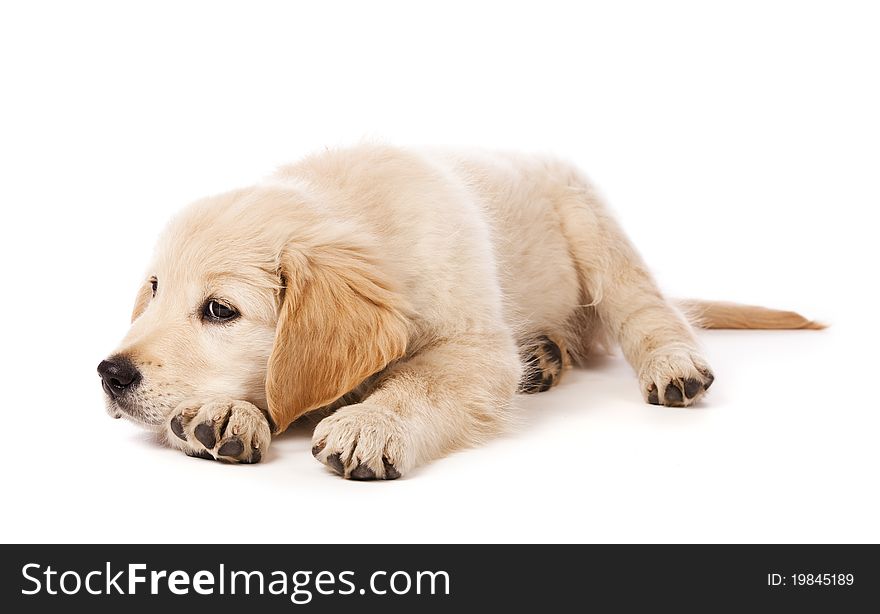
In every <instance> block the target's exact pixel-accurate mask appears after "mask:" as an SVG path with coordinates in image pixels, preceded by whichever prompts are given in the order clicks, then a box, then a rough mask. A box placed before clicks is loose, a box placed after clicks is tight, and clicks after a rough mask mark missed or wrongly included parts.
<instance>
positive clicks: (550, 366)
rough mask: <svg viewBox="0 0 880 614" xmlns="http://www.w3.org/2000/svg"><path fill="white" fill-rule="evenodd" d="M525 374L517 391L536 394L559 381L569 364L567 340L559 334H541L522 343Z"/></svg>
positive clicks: (548, 388)
mask: <svg viewBox="0 0 880 614" xmlns="http://www.w3.org/2000/svg"><path fill="white" fill-rule="evenodd" d="M520 357H521V359H522V363H523V374H522V378H521V379H520V382H519V388H518V389H517V392H519V393H520V394H535V393H536V392H544V391H546V390H550V389H551V388H552V387H553V386H555V385H556V384H558V383H559V379H560V378H561V377H562V372H563V371H564V370H565V368H566V367H567V366H568V365H569V358H568V351H567V350H566V346H565V342H564V340H563V339H562V337H561V336H559V335H539V336H537V337H534V338H532V339H529V340H528V341H526V342H524V343H521V344H520Z"/></svg>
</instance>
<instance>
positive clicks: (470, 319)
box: [108, 145, 807, 479]
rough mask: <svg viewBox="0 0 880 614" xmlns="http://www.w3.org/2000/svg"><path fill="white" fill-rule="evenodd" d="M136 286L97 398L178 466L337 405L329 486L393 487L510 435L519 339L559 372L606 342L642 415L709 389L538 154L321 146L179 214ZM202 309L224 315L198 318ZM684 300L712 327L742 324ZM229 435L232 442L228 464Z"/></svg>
mask: <svg viewBox="0 0 880 614" xmlns="http://www.w3.org/2000/svg"><path fill="white" fill-rule="evenodd" d="M148 274H149V276H151V277H155V279H156V280H157V292H156V294H155V296H153V293H152V288H151V284H150V282H149V281H147V282H145V284H144V287H143V289H142V290H141V292H140V293H139V295H138V299H137V301H136V306H135V311H134V314H133V324H132V328H131V331H130V332H129V334H128V336H127V337H126V338H125V340H124V341H123V343H122V345H121V347H120V348H119V351H118V353H119V354H122V355H126V356H128V357H130V358H131V360H132V361H133V362H134V364H135V365H136V366H137V367H138V369H139V370H140V372H141V374H142V376H143V381H142V382H141V384H140V385H139V386H138V387H137V389H136V390H134V391H132V392H131V393H130V397H129V398H128V399H127V400H126V401H125V402H124V403H122V402H115V401H112V400H110V401H108V404H109V407H110V411H111V412H112V413H114V414H118V413H123V414H125V415H126V416H128V417H130V418H132V419H134V420H136V421H138V422H140V423H142V424H144V425H146V426H149V427H151V428H154V429H157V430H160V431H162V432H164V433H166V434H167V435H168V441H169V442H170V443H171V444H172V445H174V446H176V447H179V448H181V449H183V450H185V451H187V452H188V453H190V454H204V452H205V451H206V450H205V446H203V445H202V443H200V441H199V440H198V439H197V437H196V436H195V431H194V429H196V428H197V427H198V425H200V424H205V425H208V426H204V427H202V428H203V429H209V428H213V429H214V430H215V434H216V439H217V443H216V445H215V446H213V447H212V448H210V449H208V450H207V452H209V453H210V454H211V456H212V457H220V458H224V460H231V461H235V460H239V461H248V460H251V461H254V460H259V458H260V456H262V453H263V452H264V451H265V449H266V447H267V446H268V445H269V440H270V434H269V422H268V421H267V420H266V418H264V417H263V416H264V415H266V416H268V417H269V418H270V419H271V425H272V427H273V429H274V430H275V431H276V432H280V431H283V430H284V429H285V428H286V427H287V426H288V425H289V424H290V423H291V422H292V421H293V420H295V419H296V418H298V417H299V416H301V415H303V414H305V413H307V412H311V411H314V410H318V409H321V408H327V407H331V408H332V407H335V408H337V409H336V411H335V412H333V413H331V414H329V415H328V416H327V417H326V418H324V419H323V420H322V421H321V422H320V423H319V424H318V426H317V428H316V429H315V432H314V439H313V441H314V453H315V455H316V457H317V458H318V459H319V460H320V461H322V462H324V463H326V464H328V465H329V466H330V467H332V468H334V469H335V470H336V471H337V472H339V473H341V474H342V475H344V476H345V477H354V478H362V479H367V478H393V477H397V476H398V475H402V474H406V473H407V472H408V471H409V470H411V469H412V468H413V467H415V466H417V465H419V464H421V463H424V462H426V461H428V460H430V459H432V458H436V457H438V456H440V455H443V454H445V453H447V452H449V451H450V450H454V449H456V448H460V447H462V446H469V445H474V444H476V443H478V442H481V441H483V440H485V439H486V438H488V437H491V436H492V435H493V434H495V433H498V432H499V431H501V430H503V429H504V428H505V427H506V425H507V424H508V423H509V421H510V419H511V410H510V402H511V400H512V399H513V396H514V394H515V393H516V391H517V386H518V384H519V382H520V380H521V378H522V377H523V376H524V372H523V359H522V348H523V347H528V344H529V343H531V342H532V341H533V340H535V339H536V338H543V337H547V338H549V339H550V340H552V341H553V342H554V343H556V345H557V346H558V347H559V348H563V350H562V351H563V354H564V355H565V356H564V364H566V365H567V364H569V362H572V363H574V364H577V363H578V362H580V361H582V360H583V358H584V357H585V356H587V355H588V354H590V352H592V351H594V350H595V348H596V347H597V346H607V345H608V344H610V343H617V344H619V345H620V347H621V348H622V350H623V353H624V355H625V356H626V358H627V360H628V361H629V362H630V364H632V366H633V368H634V369H635V371H636V373H637V375H638V379H639V383H640V389H641V393H642V395H643V397H644V398H645V399H646V400H649V401H651V402H654V403H659V404H669V405H690V404H692V403H694V402H695V401H697V400H698V399H699V398H700V397H701V396H702V395H703V393H704V392H705V389H706V388H708V386H709V384H711V382H712V379H713V376H712V374H711V371H710V369H709V366H708V364H707V362H706V360H705V359H704V358H703V356H702V355H701V353H700V350H699V348H698V344H697V341H696V339H695V338H694V334H693V331H692V330H691V327H690V325H689V323H688V321H687V319H686V318H685V316H684V315H682V311H680V310H679V309H678V308H677V307H676V306H674V305H673V304H672V303H670V302H669V301H668V300H666V299H665V298H664V297H663V295H662V294H661V293H660V291H659V290H658V289H657V287H656V285H655V284H654V282H653V280H652V278H651V276H650V274H649V273H648V271H647V269H646V267H645V266H644V264H643V263H642V261H641V259H640V258H639V256H638V254H637V253H636V251H635V250H634V249H633V247H632V246H631V245H630V243H629V242H628V241H627V239H626V237H625V236H624V235H623V233H622V232H621V230H620V228H619V227H618V225H617V224H616V222H615V221H614V220H613V219H612V218H611V216H610V215H609V213H608V212H607V211H606V209H605V207H604V206H603V205H602V203H601V201H600V199H599V198H598V196H597V195H596V193H595V192H594V191H593V189H592V188H591V187H590V185H589V183H588V182H587V181H586V180H585V179H584V177H583V176H581V174H580V173H579V172H577V171H576V170H575V169H573V168H572V167H571V166H569V165H568V164H565V163H563V162H559V161H556V160H552V159H545V158H535V157H527V156H515V155H501V154H474V153H471V154H461V155H460V154H457V153H450V152H443V151H411V150H404V149H398V148H392V147H386V146H377V145H363V146H359V147H354V148H351V149H343V150H334V151H328V152H324V153H321V154H318V155H315V156H312V157H309V158H307V159H305V160H303V161H302V162H300V163H298V164H295V165H292V166H289V167H285V168H283V169H281V170H280V171H278V172H277V173H276V174H275V175H274V176H273V177H271V178H270V179H268V180H267V181H264V182H263V183H260V184H257V185H256V186H254V187H251V188H247V189H243V190H237V191H234V192H230V193H227V194H223V195H220V196H216V197H212V198H208V199H205V200H202V201H200V202H197V203H195V204H194V205H192V206H191V207H190V208H188V209H187V210H186V211H184V212H183V213H182V214H181V215H180V216H179V217H178V218H177V219H175V220H174V221H173V222H172V223H171V225H170V226H169V228H168V230H167V231H166V233H165V235H164V236H163V238H162V240H161V241H160V243H159V247H158V249H157V252H156V258H155V260H154V262H153V264H152V266H151V267H150V269H149V272H148ZM210 298H219V299H222V300H223V301H224V302H225V303H226V304H228V305H230V306H233V307H234V308H235V309H236V310H238V311H239V312H240V313H241V317H239V318H238V319H236V320H235V321H233V322H230V323H228V324H217V323H210V322H205V321H204V320H203V319H202V318H201V317H200V313H201V309H202V306H203V305H204V303H205V301H206V300H208V299H210ZM701 305H702V311H701V312H700V313H702V314H703V316H704V317H705V318H706V319H707V320H712V318H714V323H715V324H724V323H725V322H734V323H736V324H737V325H740V324H741V325H744V326H748V325H749V322H750V321H749V318H748V316H749V315H750V314H753V312H747V311H743V310H742V309H741V308H737V307H736V306H733V307H725V308H724V309H727V311H723V309H722V308H720V307H712V305H715V304H707V303H702V304H701ZM686 307H687V308H688V310H689V311H691V312H694V311H699V310H700V307H701V306H700V305H696V304H688V305H687V306H686ZM719 310H721V311H719ZM774 313H775V314H778V313H779V312H772V311H767V312H766V313H765V314H764V315H767V314H774ZM699 315H700V314H694V315H693V317H694V318H698V317H699ZM743 315H745V319H742V318H740V319H739V320H737V317H739V316H743ZM793 315H796V314H793ZM798 317H799V316H798ZM783 320H784V318H783ZM783 320H776V321H775V324H776V325H777V326H778V325H781V324H785V323H786V322H788V323H789V324H791V320H785V321H783ZM804 322H807V321H806V320H804ZM707 323H708V324H712V322H707ZM768 323H769V324H773V323H774V320H773V318H772V317H770V318H769V319H767V318H764V319H762V320H760V322H759V325H760V327H765V326H763V324H768ZM783 327H794V326H783ZM542 336H543V337H542ZM545 363H546V360H544V359H543V358H542V361H541V364H545ZM536 364H537V363H536ZM554 383H555V380H554ZM676 391H678V392H676ZM679 393H680V394H679ZM175 420H176V421H177V424H178V426H182V428H183V433H182V436H181V435H180V434H178V435H175V434H174V433H173V432H172V430H173V429H172V426H173V425H174V421H175ZM212 425H213V426H212ZM206 432H207V431H204V432H203V435H204V433H206ZM224 434H225V435H224ZM224 436H225V437H226V439H225V440H223V441H228V440H229V439H230V438H231V437H238V438H239V439H241V440H243V442H244V446H243V447H244V451H243V452H242V453H241V454H236V455H232V456H229V457H224V455H223V454H220V453H219V449H220V447H221V446H222V443H223V442H222V441H221V439H222V438H223V437H224ZM203 439H204V437H203ZM257 451H259V453H257Z"/></svg>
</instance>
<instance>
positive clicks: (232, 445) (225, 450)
mask: <svg viewBox="0 0 880 614" xmlns="http://www.w3.org/2000/svg"><path fill="white" fill-rule="evenodd" d="M242 452H244V444H243V443H241V439H239V438H238V437H233V438H232V439H229V440H227V441H225V442H224V443H223V445H221V446H220V449H219V450H217V454H219V455H220V456H238V455H239V454H241V453H242Z"/></svg>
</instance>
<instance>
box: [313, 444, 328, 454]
mask: <svg viewBox="0 0 880 614" xmlns="http://www.w3.org/2000/svg"><path fill="white" fill-rule="evenodd" d="M326 445H327V442H326V441H322V442H321V443H319V444H317V445H315V446H313V447H312V456H314V457H317V456H318V454H320V453H321V450H323V449H324V446H326Z"/></svg>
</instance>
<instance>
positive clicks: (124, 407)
mask: <svg viewBox="0 0 880 614" xmlns="http://www.w3.org/2000/svg"><path fill="white" fill-rule="evenodd" d="M105 404H106V406H107V413H108V414H110V416H111V417H112V418H117V419H118V418H127V419H128V420H130V421H132V422H134V423H135V424H137V425H138V426H142V427H144V428H146V429H148V430H151V431H159V430H161V428H162V425H163V424H164V422H165V416H164V414H163V413H162V412H161V411H159V410H158V409H155V408H140V407H133V406H131V405H130V404H128V403H124V402H120V401H118V400H115V399H110V398H107V399H106V401H105Z"/></svg>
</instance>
